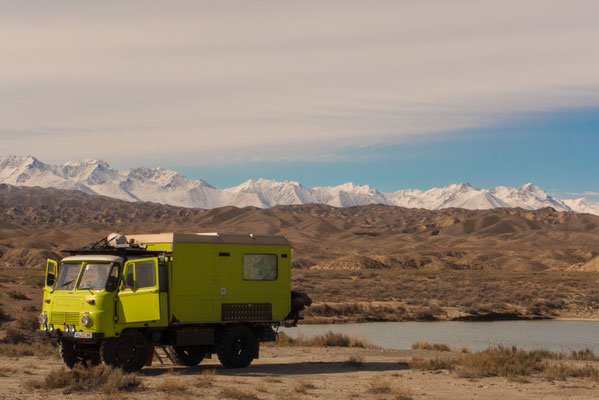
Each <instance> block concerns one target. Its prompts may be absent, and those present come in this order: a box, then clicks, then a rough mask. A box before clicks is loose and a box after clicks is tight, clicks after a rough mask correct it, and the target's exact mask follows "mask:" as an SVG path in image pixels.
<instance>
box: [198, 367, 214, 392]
mask: <svg viewBox="0 0 599 400" xmlns="http://www.w3.org/2000/svg"><path fill="white" fill-rule="evenodd" d="M215 380H216V370H215V369H205V370H204V371H202V375H200V376H199V377H198V378H197V382H196V384H195V386H196V387H198V388H206V387H210V386H212V384H213V383H214V381H215Z"/></svg>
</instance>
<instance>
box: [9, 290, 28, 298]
mask: <svg viewBox="0 0 599 400" xmlns="http://www.w3.org/2000/svg"><path fill="white" fill-rule="evenodd" d="M8 296H9V297H10V298H11V299H15V300H31V298H30V297H27V295H26V294H25V293H21V292H17V291H15V290H13V291H12V292H10V293H8Z"/></svg>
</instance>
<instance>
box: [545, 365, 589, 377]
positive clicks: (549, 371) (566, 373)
mask: <svg viewBox="0 0 599 400" xmlns="http://www.w3.org/2000/svg"><path fill="white" fill-rule="evenodd" d="M544 375H545V378H547V379H551V380H552V379H560V380H566V378H588V379H592V380H594V381H599V369H597V368H595V367H593V366H591V365H588V364H587V365H585V366H583V367H577V366H574V365H568V364H559V365H549V364H545V365H544Z"/></svg>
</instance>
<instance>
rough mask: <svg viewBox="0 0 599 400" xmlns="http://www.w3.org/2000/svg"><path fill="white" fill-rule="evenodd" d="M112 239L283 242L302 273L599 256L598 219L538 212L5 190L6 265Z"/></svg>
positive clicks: (529, 266)
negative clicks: (195, 202) (234, 236)
mask: <svg viewBox="0 0 599 400" xmlns="http://www.w3.org/2000/svg"><path fill="white" fill-rule="evenodd" d="M112 231H118V232H123V233H158V232H169V231H179V232H215V231H219V232H254V233H268V234H283V235H286V236H287V237H289V239H290V240H291V241H292V243H293V245H294V266H296V267H299V268H319V269H358V268H359V269H382V268H401V269H406V268H409V269H428V270H439V269H505V270H527V271H530V270H544V269H549V268H554V269H565V268H568V267H570V266H572V265H573V264H576V263H584V262H586V261H589V260H590V259H592V258H593V257H595V256H598V255H599V217H597V216H593V215H588V214H577V213H573V212H557V211H555V210H553V209H551V208H544V209H540V210H535V211H531V210H523V209H493V210H464V209H453V208H450V209H443V210H437V211H429V210H423V209H411V208H402V207H396V206H387V205H367V206H357V207H349V208H336V207H331V206H327V205H322V204H306V205H290V206H276V207H273V208H269V209H259V208H255V207H246V208H236V207H222V208H216V209H210V210H201V209H190V208H181V207H173V206H167V205H161V204H155V203H147V202H127V201H120V200H115V199H112V198H108V197H102V196H97V195H89V194H85V193H82V192H80V191H70V190H58V189H45V188H39V187H33V188H27V187H15V186H11V185H0V265H3V266H26V267H39V266H40V265H41V264H42V263H43V260H44V258H45V257H55V258H58V257H59V256H60V250H61V249H65V248H73V247H76V246H82V245H85V244H88V243H90V242H92V241H95V240H98V239H100V238H101V237H103V236H105V235H106V234H107V233H109V232H112Z"/></svg>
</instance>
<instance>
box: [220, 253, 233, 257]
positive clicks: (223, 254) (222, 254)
mask: <svg viewBox="0 0 599 400" xmlns="http://www.w3.org/2000/svg"><path fill="white" fill-rule="evenodd" d="M218 255H219V256H220V257H229V256H230V255H231V254H229V253H218Z"/></svg>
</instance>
